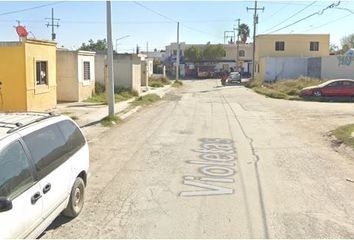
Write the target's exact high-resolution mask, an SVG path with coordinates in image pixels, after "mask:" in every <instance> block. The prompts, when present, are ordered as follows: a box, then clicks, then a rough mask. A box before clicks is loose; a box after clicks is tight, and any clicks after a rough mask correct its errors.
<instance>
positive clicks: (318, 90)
mask: <svg viewBox="0 0 354 240" xmlns="http://www.w3.org/2000/svg"><path fill="white" fill-rule="evenodd" d="M300 96H315V97H322V96H323V97H351V98H353V99H354V80H351V79H334V80H330V81H327V82H324V83H322V84H320V85H317V86H312V87H307V88H303V89H302V90H301V92H300Z"/></svg>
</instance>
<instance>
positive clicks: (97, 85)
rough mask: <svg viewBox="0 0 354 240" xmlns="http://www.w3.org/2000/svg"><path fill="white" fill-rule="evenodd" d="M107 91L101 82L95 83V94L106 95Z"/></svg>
mask: <svg viewBox="0 0 354 240" xmlns="http://www.w3.org/2000/svg"><path fill="white" fill-rule="evenodd" d="M105 91H106V87H105V86H104V84H102V83H99V82H95V93H96V94H99V93H104V92H105Z"/></svg>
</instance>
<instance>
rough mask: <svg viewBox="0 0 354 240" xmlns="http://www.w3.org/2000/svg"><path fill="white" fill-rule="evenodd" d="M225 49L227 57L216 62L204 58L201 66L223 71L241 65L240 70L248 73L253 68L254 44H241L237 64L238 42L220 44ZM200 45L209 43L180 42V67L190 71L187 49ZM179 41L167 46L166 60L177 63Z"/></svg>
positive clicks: (235, 68)
mask: <svg viewBox="0 0 354 240" xmlns="http://www.w3.org/2000/svg"><path fill="white" fill-rule="evenodd" d="M212 45H219V44H212ZM220 45H222V46H223V47H224V49H225V53H226V54H225V57H222V58H220V59H218V60H217V61H216V62H213V63H210V61H206V60H203V59H202V61H201V63H200V64H199V65H200V68H203V65H204V67H209V69H214V71H221V70H223V69H226V70H230V69H233V70H234V71H236V70H237V66H240V70H241V71H242V72H243V73H245V74H247V73H249V72H250V70H251V66H252V51H253V50H252V49H253V47H252V44H248V43H247V44H245V43H240V44H239V64H238V65H237V62H236V61H237V44H234V43H232V44H220ZM192 46H195V47H200V48H204V47H206V46H207V44H186V43H185V42H181V43H180V63H181V64H182V66H181V68H180V69H185V71H186V73H188V70H189V67H192V68H193V66H192V65H191V64H190V63H188V61H187V60H186V59H185V51H186V50H187V49H188V48H190V47H192ZM177 49H178V48H177V43H171V44H170V45H168V46H166V58H165V61H167V62H171V63H175V62H176V55H177Z"/></svg>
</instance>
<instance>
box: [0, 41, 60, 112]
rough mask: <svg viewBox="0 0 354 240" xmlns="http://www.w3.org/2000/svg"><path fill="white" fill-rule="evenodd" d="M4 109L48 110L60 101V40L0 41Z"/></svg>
mask: <svg viewBox="0 0 354 240" xmlns="http://www.w3.org/2000/svg"><path fill="white" fill-rule="evenodd" d="M0 82H1V85H0V96H1V97H0V111H6V112H7V111H11V112H13V111H45V110H49V109H52V108H54V107H55V106H56V104H57V98H56V94H57V93H56V43H55V42H52V41H41V40H33V39H25V38H23V40H22V41H20V42H0Z"/></svg>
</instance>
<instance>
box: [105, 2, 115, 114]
mask: <svg viewBox="0 0 354 240" xmlns="http://www.w3.org/2000/svg"><path fill="white" fill-rule="evenodd" d="M106 15H107V47H108V48H107V65H108V82H107V92H106V94H107V102H108V116H110V117H112V116H114V114H115V110H114V71H113V44H112V6H111V1H107V2H106Z"/></svg>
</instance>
